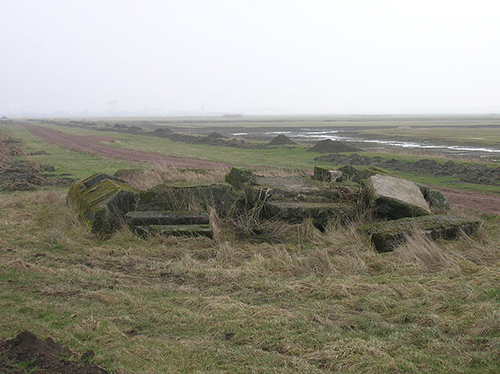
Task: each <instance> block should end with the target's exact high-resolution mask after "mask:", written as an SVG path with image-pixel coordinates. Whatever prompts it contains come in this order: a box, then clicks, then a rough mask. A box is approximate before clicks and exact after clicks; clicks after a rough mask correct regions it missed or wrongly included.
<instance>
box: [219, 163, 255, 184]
mask: <svg viewBox="0 0 500 374" xmlns="http://www.w3.org/2000/svg"><path fill="white" fill-rule="evenodd" d="M226 182H227V183H229V184H230V185H231V186H233V187H234V188H236V189H238V190H242V189H243V188H244V187H245V186H246V185H255V184H256V177H255V174H254V173H253V172H252V171H251V170H249V169H247V168H244V167H236V166H235V167H233V168H232V169H231V171H230V172H229V174H227V175H226Z"/></svg>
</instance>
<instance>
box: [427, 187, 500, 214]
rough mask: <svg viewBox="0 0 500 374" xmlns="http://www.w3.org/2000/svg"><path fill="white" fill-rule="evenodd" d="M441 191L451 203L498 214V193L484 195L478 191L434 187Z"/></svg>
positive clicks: (499, 199)
mask: <svg viewBox="0 0 500 374" xmlns="http://www.w3.org/2000/svg"><path fill="white" fill-rule="evenodd" d="M434 188H435V189H436V190H438V191H441V192H442V193H443V195H444V196H445V197H446V198H447V199H448V201H449V202H450V204H451V205H455V206H458V207H460V208H465V209H472V210H477V211H479V212H485V213H490V214H498V215H500V195H485V194H482V193H478V192H472V191H464V190H455V189H453V188H444V187H434Z"/></svg>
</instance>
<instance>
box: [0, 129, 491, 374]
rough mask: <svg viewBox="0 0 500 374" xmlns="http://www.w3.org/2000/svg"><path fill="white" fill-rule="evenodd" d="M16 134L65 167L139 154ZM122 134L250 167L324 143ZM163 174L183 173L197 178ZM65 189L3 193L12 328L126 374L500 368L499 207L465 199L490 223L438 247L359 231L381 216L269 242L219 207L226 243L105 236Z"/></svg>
mask: <svg viewBox="0 0 500 374" xmlns="http://www.w3.org/2000/svg"><path fill="white" fill-rule="evenodd" d="M57 128H58V129H59V130H63V131H67V132H69V133H74V134H93V133H92V132H89V131H88V130H81V129H73V128H59V127H57ZM6 131H7V130H6ZM2 132H4V129H2ZM8 134H9V135H11V136H13V137H18V138H22V139H23V141H24V144H23V148H24V149H25V150H27V151H28V152H36V151H39V150H45V151H46V152H47V153H48V154H47V155H41V156H30V157H36V160H37V161H38V162H43V163H48V164H52V165H55V166H56V170H57V171H58V172H59V173H61V172H69V173H73V174H74V175H75V176H78V177H83V176H88V175H89V174H91V173H92V172H93V171H97V170H99V171H106V172H109V173H112V172H114V171H116V169H120V168H130V167H135V166H137V165H136V164H134V163H126V162H119V161H115V160H109V159H106V160H105V159H102V158H99V157H94V156H91V155H88V154H85V153H80V152H74V151H66V150H64V149H62V148H60V147H57V146H54V145H51V144H47V143H45V142H42V141H40V140H38V139H36V138H34V137H32V136H31V135H30V134H29V133H28V132H27V131H26V130H24V129H21V128H17V127H11V128H9V129H8ZM95 134H96V135H103V134H106V133H103V132H95ZM112 136H113V137H115V134H114V133H113V135H112ZM116 138H117V139H118V140H120V142H121V143H119V145H120V146H122V147H126V148H130V149H138V150H148V149H149V150H152V149H154V150H155V151H157V152H165V153H166V154H176V153H175V152H181V151H182V149H184V152H183V153H181V154H180V155H182V156H184V157H186V156H187V155H190V157H196V156H195V155H200V157H201V156H203V158H206V159H211V160H214V159H216V158H217V157H223V156H224V152H226V156H225V159H226V161H227V160H228V159H229V157H231V159H234V160H235V161H234V163H238V164H260V163H261V162H264V163H262V165H269V163H271V162H272V166H276V164H278V166H281V167H291V168H299V167H300V168H311V169H312V165H313V164H317V163H315V162H313V161H312V158H313V157H316V156H317V155H318V154H310V153H306V152H305V150H304V149H303V148H300V147H299V148H297V149H293V150H291V151H289V150H286V149H278V150H262V151H261V150H252V151H251V152H249V153H245V152H242V151H245V150H239V149H238V150H236V149H228V148H223V149H220V148H222V147H208V146H206V147H207V148H202V149H191V148H196V147H189V148H188V149H187V148H186V147H187V145H186V144H184V143H176V142H171V141H168V140H164V139H157V138H151V137H147V138H146V137H144V136H134V135H127V134H117V135H116ZM144 139H147V140H148V145H147V146H145V145H143V144H142V142H143V141H144ZM141 147H143V148H146V149H141ZM171 152H172V153H171ZM287 152H288V153H287ZM42 157H44V158H42ZM401 157H404V156H401ZM412 157H413V156H412ZM41 160H43V161H41ZM265 161H267V162H268V163H265ZM160 171H162V173H158V175H161V177H162V178H164V179H166V180H171V181H172V180H181V179H183V178H186V177H187V175H188V174H186V173H183V172H180V171H178V170H170V171H169V170H160ZM223 177H224V173H223V172H221V171H214V172H212V174H210V173H208V174H207V173H205V174H203V176H201V177H200V178H203V179H205V180H209V179H213V180H222V179H223ZM189 178H197V176H196V175H195V174H189ZM147 182H148V181H141V183H146V184H147ZM150 182H151V183H152V184H155V183H157V182H159V180H156V179H155V180H152V181H150ZM441 182H442V183H445V181H441ZM65 198H66V191H65V190H61V189H53V190H44V191H35V192H11V193H7V192H0V284H1V287H0V301H1V308H0V340H5V339H7V338H9V339H10V338H12V337H14V336H15V335H16V334H17V333H18V332H20V331H22V330H30V331H32V332H33V333H35V334H37V335H38V336H39V337H40V338H46V337H49V336H50V337H52V338H53V339H54V340H55V341H56V342H58V343H60V344H62V345H64V346H67V347H68V348H70V349H71V350H73V351H75V352H79V353H83V352H85V351H87V350H93V351H95V352H96V358H95V360H94V362H95V363H97V364H98V365H100V366H102V367H104V368H105V369H107V370H109V371H110V373H120V374H122V373H134V374H135V373H143V374H149V373H221V372H223V373H331V372H337V373H374V374H375V373H381V372H384V373H464V374H465V373H470V374H472V373H497V372H499V371H500V286H499V284H500V217H499V216H492V215H486V214H480V213H472V212H465V211H460V210H457V209H455V210H454V211H453V214H456V215H460V216H468V217H473V218H479V219H482V220H483V222H484V226H483V228H482V229H481V230H480V232H478V233H477V234H475V235H474V236H473V237H470V238H469V237H462V238H460V239H458V240H456V241H452V242H437V243H434V242H430V241H428V240H427V239H426V238H424V237H422V236H419V235H416V236H414V237H412V238H410V240H409V242H408V243H407V244H405V245H403V246H401V247H399V248H398V249H397V250H396V251H394V252H392V253H385V254H378V253H376V252H375V251H374V249H373V248H372V247H371V245H370V243H369V240H368V238H367V237H365V236H363V235H361V234H360V231H359V227H360V226H361V225H362V224H364V223H365V222H366V220H368V217H366V218H363V219H361V220H360V221H359V222H354V223H352V224H350V225H347V226H339V225H331V226H329V227H328V228H327V230H326V232H324V233H321V232H319V231H317V230H316V229H314V228H313V227H312V224H311V223H309V222H306V223H303V224H300V225H286V224H272V225H269V226H267V227H266V230H267V232H268V235H267V236H266V240H263V239H259V238H255V237H251V236H243V235H240V233H239V232H238V229H237V227H236V226H235V225H234V222H232V221H230V220H224V219H220V218H217V217H215V223H214V224H215V228H216V230H215V232H216V235H215V240H213V241H212V240H209V239H206V238H199V239H193V238H149V239H139V238H138V237H136V236H135V235H133V234H132V233H131V232H130V231H128V230H127V229H123V230H121V231H119V232H118V233H117V234H115V235H114V236H113V237H112V238H111V239H110V240H108V241H105V242H102V241H98V240H97V239H96V238H95V237H93V236H92V235H90V234H89V232H88V231H87V230H86V229H85V227H83V225H82V224H81V223H80V222H79V221H78V220H77V219H76V217H75V215H74V213H73V212H72V211H70V210H69V209H68V208H67V206H66V204H65Z"/></svg>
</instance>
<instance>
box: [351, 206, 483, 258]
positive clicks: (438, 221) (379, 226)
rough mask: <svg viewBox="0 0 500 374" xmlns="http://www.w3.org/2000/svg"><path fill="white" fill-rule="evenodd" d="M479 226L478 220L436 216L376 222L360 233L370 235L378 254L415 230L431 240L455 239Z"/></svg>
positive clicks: (392, 247) (391, 247)
mask: <svg viewBox="0 0 500 374" xmlns="http://www.w3.org/2000/svg"><path fill="white" fill-rule="evenodd" d="M480 226H481V222H480V221H478V220H473V219H468V218H461V217H453V216H445V215H436V216H422V217H413V218H402V219H399V220H394V221H387V222H377V223H373V224H370V225H366V226H363V227H362V228H361V230H362V231H364V232H365V233H367V234H368V235H370V237H371V240H372V243H373V244H374V246H375V249H376V250H377V251H378V252H388V251H392V250H394V248H395V247H397V246H398V245H400V244H402V243H404V242H405V239H406V237H407V236H408V235H410V234H411V233H412V232H414V231H415V230H420V231H422V232H424V233H425V234H426V235H428V236H429V237H430V238H431V239H433V240H437V239H447V240H450V239H455V238H457V236H458V235H459V234H460V233H461V232H463V233H465V234H467V235H471V234H472V233H474V232H475V231H476V230H477V229H478V228H479V227H480Z"/></svg>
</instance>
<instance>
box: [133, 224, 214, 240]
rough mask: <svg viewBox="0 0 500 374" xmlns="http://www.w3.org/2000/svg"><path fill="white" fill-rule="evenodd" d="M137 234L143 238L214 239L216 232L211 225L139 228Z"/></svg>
mask: <svg viewBox="0 0 500 374" xmlns="http://www.w3.org/2000/svg"><path fill="white" fill-rule="evenodd" d="M136 232H137V233H138V234H139V235H141V236H148V235H160V236H205V237H207V238H210V239H213V236H214V232H213V229H212V226H210V225H151V226H139V227H137V228H136Z"/></svg>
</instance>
